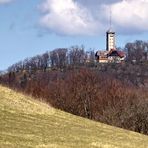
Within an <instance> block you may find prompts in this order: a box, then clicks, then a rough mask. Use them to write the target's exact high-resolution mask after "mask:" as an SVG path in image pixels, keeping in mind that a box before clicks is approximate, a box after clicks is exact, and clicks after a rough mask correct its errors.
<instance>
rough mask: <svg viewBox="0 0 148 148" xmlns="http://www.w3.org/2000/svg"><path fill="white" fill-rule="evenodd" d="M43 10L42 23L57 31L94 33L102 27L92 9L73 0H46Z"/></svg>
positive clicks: (77, 33) (61, 32)
mask: <svg viewBox="0 0 148 148" xmlns="http://www.w3.org/2000/svg"><path fill="white" fill-rule="evenodd" d="M42 10H43V11H44V16H43V17H42V18H41V24H42V25H43V26H45V27H46V28H49V29H50V30H52V31H54V32H56V33H60V34H66V35H80V34H89V35H92V34H95V33H96V30H97V28H98V27H100V26H99V24H98V23H97V22H96V20H94V18H93V17H92V14H91V13H90V11H89V10H88V9H87V8H86V7H84V6H82V5H80V4H79V3H77V2H74V1H73V0H60V1H57V0H46V2H45V3H44V4H43V5H42Z"/></svg>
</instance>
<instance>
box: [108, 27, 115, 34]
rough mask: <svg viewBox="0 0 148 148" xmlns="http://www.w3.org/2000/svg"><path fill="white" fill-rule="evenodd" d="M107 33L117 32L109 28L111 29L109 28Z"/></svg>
mask: <svg viewBox="0 0 148 148" xmlns="http://www.w3.org/2000/svg"><path fill="white" fill-rule="evenodd" d="M107 33H115V31H113V29H112V28H109V29H108V30H107Z"/></svg>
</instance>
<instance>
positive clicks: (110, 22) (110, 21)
mask: <svg viewBox="0 0 148 148" xmlns="http://www.w3.org/2000/svg"><path fill="white" fill-rule="evenodd" d="M109 25H110V26H109V27H110V29H111V27H112V8H111V6H110V19H109Z"/></svg>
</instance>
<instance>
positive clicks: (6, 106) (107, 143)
mask: <svg viewBox="0 0 148 148" xmlns="http://www.w3.org/2000/svg"><path fill="white" fill-rule="evenodd" d="M7 147H8V148H23V147H24V148H27V147H29V148H31V147H32V148H46V147H49V148H52V147H53V148H70V147H72V148H73V147H76V148H78V147H81V148H93V147H94V148H95V147H98V148H147V147H148V136H144V135H140V134H137V133H134V132H130V131H126V130H122V129H119V128H115V127H111V126H107V125H104V124H101V123H97V122H93V121H89V120H87V119H83V118H80V117H77V116H74V115H71V114H68V113H64V112H62V111H59V110H56V109H53V108H51V107H49V106H48V105H46V104H44V103H41V102H38V101H35V100H32V99H31V98H30V97H27V96H24V95H22V94H19V93H16V92H14V91H12V90H10V89H7V88H4V87H1V86H0V148H7Z"/></svg>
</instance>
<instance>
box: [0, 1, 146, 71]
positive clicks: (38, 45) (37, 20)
mask: <svg viewBox="0 0 148 148" xmlns="http://www.w3.org/2000/svg"><path fill="white" fill-rule="evenodd" d="M109 8H111V9H112V24H113V25H112V27H113V28H114V30H116V35H117V37H116V40H117V43H116V45H117V46H118V47H119V46H120V47H123V46H124V45H125V44H126V43H127V42H132V41H134V40H147V38H148V35H147V33H148V16H147V14H148V10H147V8H148V0H131V1H130V2H129V1H127V0H123V1H122V0H108V1H107V0H104V1H103V0H85V1H84V0H75V1H74V0H29V1H28V0H10V1H8V0H0V70H4V69H6V68H7V67H8V66H10V65H11V64H13V63H15V62H18V61H20V60H23V59H24V58H26V57H31V56H35V55H37V54H41V53H44V52H46V51H49V50H53V49H55V48H59V47H71V46H73V45H80V46H81V45H84V47H85V48H86V49H87V50H89V49H90V48H92V49H94V50H98V49H105V32H106V30H107V29H108V27H109V23H108V22H109V21H108V17H109ZM119 8H120V9H119ZM131 8H133V9H134V10H133V9H132V10H131ZM120 11H121V12H120ZM127 11H128V13H126V12H127Z"/></svg>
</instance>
